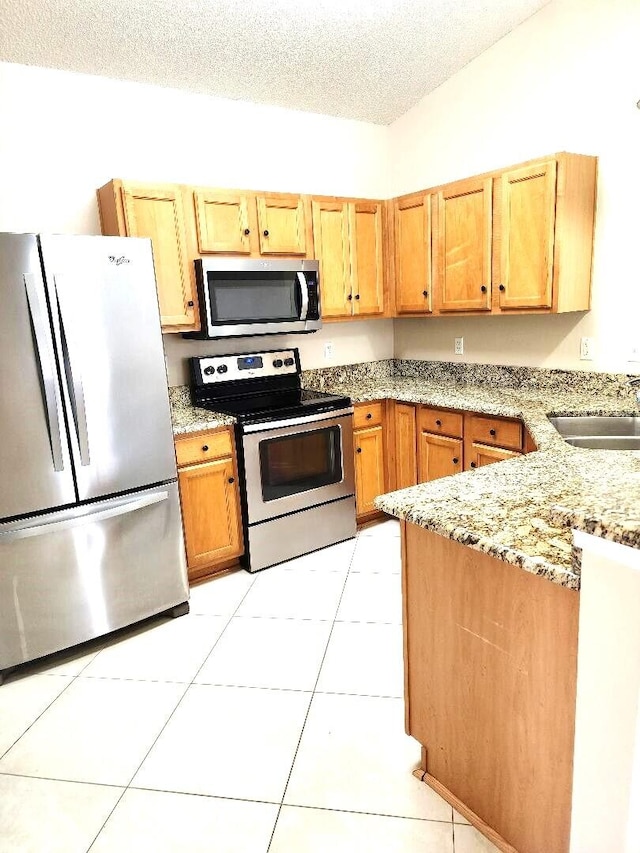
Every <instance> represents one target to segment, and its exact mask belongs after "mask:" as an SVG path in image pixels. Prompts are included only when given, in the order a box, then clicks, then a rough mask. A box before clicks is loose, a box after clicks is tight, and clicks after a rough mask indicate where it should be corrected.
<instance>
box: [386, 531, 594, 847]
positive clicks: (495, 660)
mask: <svg viewBox="0 0 640 853" xmlns="http://www.w3.org/2000/svg"><path fill="white" fill-rule="evenodd" d="M402 539H403V548H402V551H403V565H402V573H403V575H402V582H403V626H404V648H405V715H406V716H405V720H406V730H407V733H408V734H410V735H411V736H412V737H414V738H416V740H417V741H418V742H419V743H420V744H422V746H423V759H422V761H423V766H422V771H426V776H425V777H424V781H425V782H426V783H427V784H428V785H430V786H431V787H433V788H434V789H436V790H437V791H438V792H439V793H440V794H441V795H442V796H444V797H445V799H447V800H448V801H449V802H450V803H451V804H452V805H454V806H455V807H456V808H457V809H458V810H460V811H461V812H462V814H463V815H464V816H465V817H466V818H467V819H468V820H469V821H470V822H471V823H473V824H474V825H475V826H476V827H478V829H480V831H481V832H483V833H484V834H485V835H487V837H489V838H490V839H491V840H492V841H493V842H494V844H496V845H497V846H498V848H499V849H500V850H506V851H511V853H514V850H515V851H517V853H551V852H552V851H553V853H567V851H568V850H569V827H570V818H571V792H572V769H573V738H574V726H575V706H576V671H577V638H578V603H579V593H578V592H576V591H575V590H571V589H567V588H566V587H562V586H559V585H558V584H554V583H551V582H550V581H549V580H547V579H545V578H542V577H537V576H535V575H533V574H530V573H528V572H525V571H522V570H521V569H519V568H517V567H514V566H511V565H508V564H507V563H504V562H502V561H500V560H497V559H495V558H494V557H490V556H488V555H487V554H483V553H480V552H478V551H474V550H472V549H471V548H468V547H466V546H464V545H461V544H459V543H457V542H452V541H451V540H449V539H446V538H444V537H442V536H438V535H437V534H435V533H432V532H430V531H428V530H425V529H423V528H421V527H417V526H415V525H413V524H409V523H406V522H404V523H403V524H402Z"/></svg>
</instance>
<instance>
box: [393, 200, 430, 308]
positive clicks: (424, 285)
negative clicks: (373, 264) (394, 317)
mask: <svg viewBox="0 0 640 853" xmlns="http://www.w3.org/2000/svg"><path fill="white" fill-rule="evenodd" d="M394 212H395V232H396V235H395V236H396V246H395V255H396V258H395V260H396V313H398V314H428V313H429V312H430V311H431V196H430V195H419V196H409V197H407V198H399V199H396V201H395V211H394Z"/></svg>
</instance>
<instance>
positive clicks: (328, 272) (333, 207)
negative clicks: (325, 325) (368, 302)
mask: <svg viewBox="0 0 640 853" xmlns="http://www.w3.org/2000/svg"><path fill="white" fill-rule="evenodd" d="M348 209H349V205H348V204H347V202H342V201H340V200H335V201H315V200H314V201H312V202H311V210H312V215H313V242H314V245H315V251H316V257H317V259H318V260H319V262H320V298H321V303H322V316H323V318H325V319H327V318H329V317H350V316H351V314H352V308H351V305H352V302H353V294H352V287H351V267H350V247H349V210H348Z"/></svg>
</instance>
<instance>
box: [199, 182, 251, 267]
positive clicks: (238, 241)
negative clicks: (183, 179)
mask: <svg viewBox="0 0 640 853" xmlns="http://www.w3.org/2000/svg"><path fill="white" fill-rule="evenodd" d="M193 201H194V206H195V211H196V231H197V235H198V249H199V251H200V253H201V254H206V253H208V252H222V253H225V254H240V255H249V254H251V240H250V237H251V228H250V226H249V202H250V200H249V196H247V195H245V194H239V193H225V192H219V191H217V190H194V193H193ZM251 202H253V198H251Z"/></svg>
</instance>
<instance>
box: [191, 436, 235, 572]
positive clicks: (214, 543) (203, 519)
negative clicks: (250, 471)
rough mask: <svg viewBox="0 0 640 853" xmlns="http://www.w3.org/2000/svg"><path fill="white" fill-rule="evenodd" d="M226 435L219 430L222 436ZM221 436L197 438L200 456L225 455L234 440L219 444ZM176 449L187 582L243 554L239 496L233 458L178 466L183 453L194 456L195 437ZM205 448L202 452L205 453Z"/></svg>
mask: <svg viewBox="0 0 640 853" xmlns="http://www.w3.org/2000/svg"><path fill="white" fill-rule="evenodd" d="M225 432H228V431H223V433H222V434H223V435H224V433H225ZM220 435H221V433H211V434H210V435H209V436H207V434H206V433H203V434H201V435H200V436H199V437H198V438H199V440H200V442H201V443H202V448H201V449H202V454H203V456H206V455H207V454H210V453H211V452H212V451H213V452H215V449H216V447H220V450H219V452H220V453H223V452H225V451H228V449H229V448H233V443H232V438H231V435H230V433H229V440H228V442H225V443H224V444H225V446H222V445H221V443H220V441H219V438H220ZM183 443H184V444H185V450H184V451H181V449H180V441H179V440H178V441H177V442H176V446H177V449H178V463H179V467H178V484H179V487H180V501H181V504H182V521H183V526H184V540H185V549H186V552H187V567H188V570H189V578H190V580H193V579H195V578H198V577H203V576H205V575H208V574H213V573H214V572H215V571H216V570H217V569H220V568H224V567H226V566H227V565H229V564H231V563H232V562H234V561H235V560H236V559H237V558H238V557H239V556H240V555H241V554H242V552H243V536H242V522H241V514H240V493H239V489H238V473H237V466H236V461H235V454H234V453H232V455H228V453H227V455H223V456H220V458H218V459H213V460H209V461H205V462H197V464H189V465H184V466H180V458H181V455H183V454H184V455H187V454H186V453H185V451H188V454H189V455H191V456H192V455H193V444H194V438H193V437H192V436H190V437H189V438H185V439H184V440H183ZM204 448H206V450H204Z"/></svg>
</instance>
